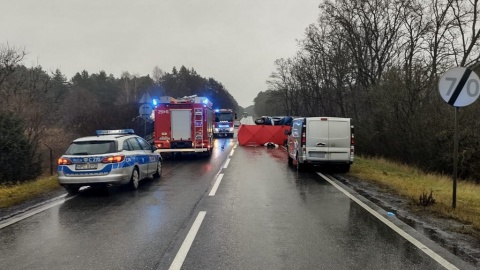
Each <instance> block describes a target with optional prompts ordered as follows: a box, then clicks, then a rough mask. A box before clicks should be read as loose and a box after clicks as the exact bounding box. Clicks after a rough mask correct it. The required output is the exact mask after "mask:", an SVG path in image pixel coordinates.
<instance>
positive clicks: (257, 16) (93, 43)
mask: <svg viewBox="0 0 480 270" xmlns="http://www.w3.org/2000/svg"><path fill="white" fill-rule="evenodd" d="M319 2H320V0H137V1H134V0H128V1H127V0H41V1H38V0H15V1H12V0H0V7H1V9H2V12H1V13H2V14H1V16H0V44H6V43H8V44H9V45H10V46H15V47H22V48H25V49H26V51H27V52H28V56H27V58H26V59H25V61H24V64H25V65H27V66H33V65H37V64H39V65H41V66H42V67H43V68H44V69H45V70H47V71H53V70H55V69H56V68H59V69H60V70H61V71H62V72H63V73H64V74H65V75H66V76H67V78H69V79H70V78H71V77H72V76H73V75H74V74H75V73H76V72H79V71H82V70H87V71H88V72H89V73H98V72H99V71H100V70H104V71H105V72H106V73H107V74H113V75H114V76H116V77H120V75H121V73H122V72H123V71H128V72H130V73H131V74H138V75H142V76H143V75H147V74H151V73H152V70H153V67H154V66H156V65H158V66H159V67H160V68H161V69H162V70H164V71H167V72H170V71H171V70H172V68H173V67H174V66H176V67H177V68H179V67H180V66H182V65H184V66H185V67H187V68H194V69H195V70H196V71H197V73H199V74H200V75H201V76H202V77H207V78H208V77H212V78H214V79H216V80H217V81H219V82H221V83H222V84H223V85H224V86H225V88H226V89H227V90H228V91H229V92H230V93H231V94H232V95H233V97H234V98H235V99H236V100H237V101H238V103H239V104H240V105H241V106H244V107H246V106H249V105H252V104H253V99H254V98H255V97H256V95H257V93H258V92H260V91H264V90H266V89H267V85H266V83H265V82H266V80H268V77H269V75H270V74H271V73H272V72H273V71H274V65H273V62H274V61H275V60H276V59H278V58H287V57H291V56H293V55H294V54H295V52H296V51H297V49H298V47H297V41H296V40H298V39H302V37H303V35H304V32H305V28H306V27H307V26H308V25H309V24H311V23H314V22H315V21H316V19H317V17H318V13H319V10H318V4H319Z"/></svg>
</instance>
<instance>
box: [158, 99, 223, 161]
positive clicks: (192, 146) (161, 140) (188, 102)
mask: <svg viewBox="0 0 480 270" xmlns="http://www.w3.org/2000/svg"><path fill="white" fill-rule="evenodd" d="M213 117H214V114H213V110H212V103H211V102H210V101H209V100H208V99H207V98H205V97H197V96H196V95H195V96H189V97H183V98H178V99H175V98H172V97H168V96H164V97H161V98H160V99H159V101H158V104H157V106H155V108H154V145H155V147H156V148H157V152H160V153H165V152H167V153H168V152H170V153H176V152H195V153H204V154H205V155H207V156H210V155H211V153H212V149H213V140H212V138H213Z"/></svg>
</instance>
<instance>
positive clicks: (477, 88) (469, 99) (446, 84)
mask: <svg viewBox="0 0 480 270" xmlns="http://www.w3.org/2000/svg"><path fill="white" fill-rule="evenodd" d="M438 91H439V92H440V95H441V96H442V98H443V100H445V101H446V102H447V103H448V104H450V105H452V106H454V107H464V106H468V105H470V104H472V103H473V102H475V100H477V98H478V96H479V94H480V79H479V78H478V76H477V74H476V73H475V72H473V71H472V70H471V69H468V68H464V67H456V68H452V69H450V70H448V71H447V72H445V73H444V74H443V75H442V77H441V78H440V81H438Z"/></svg>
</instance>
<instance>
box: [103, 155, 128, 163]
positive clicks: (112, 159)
mask: <svg viewBox="0 0 480 270" xmlns="http://www.w3.org/2000/svg"><path fill="white" fill-rule="evenodd" d="M124 159H125V156H124V155H118V156H110V157H106V158H104V159H102V163H118V162H122V161H123V160H124Z"/></svg>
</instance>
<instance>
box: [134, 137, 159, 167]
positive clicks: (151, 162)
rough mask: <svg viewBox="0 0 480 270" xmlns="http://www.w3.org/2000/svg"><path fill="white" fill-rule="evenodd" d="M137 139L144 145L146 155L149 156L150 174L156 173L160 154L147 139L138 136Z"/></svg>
mask: <svg viewBox="0 0 480 270" xmlns="http://www.w3.org/2000/svg"><path fill="white" fill-rule="evenodd" d="M137 140H138V142H139V143H140V145H141V146H142V149H143V150H144V151H145V155H146V156H147V158H148V165H147V166H148V168H147V171H148V174H149V175H150V174H154V173H155V172H156V171H157V162H158V159H157V157H158V156H157V154H155V153H154V152H153V151H152V146H151V145H150V144H149V143H148V142H147V141H145V140H144V139H143V138H140V137H138V138H137Z"/></svg>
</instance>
